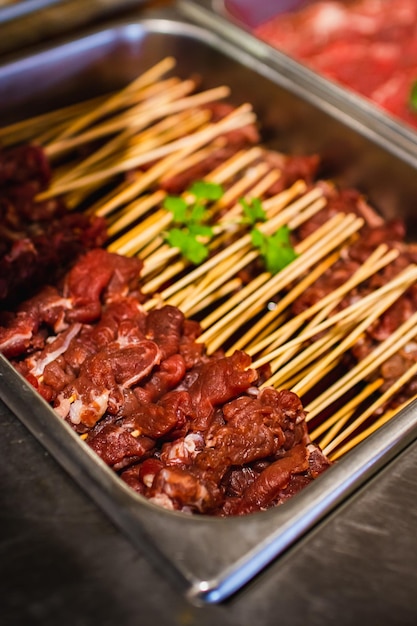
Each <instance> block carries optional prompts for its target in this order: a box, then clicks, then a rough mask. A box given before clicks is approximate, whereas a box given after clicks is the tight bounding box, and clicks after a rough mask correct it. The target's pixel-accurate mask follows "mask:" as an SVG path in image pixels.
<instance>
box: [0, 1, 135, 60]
mask: <svg viewBox="0 0 417 626" xmlns="http://www.w3.org/2000/svg"><path fill="white" fill-rule="evenodd" d="M144 3H145V0H116V1H115V0H88V2H83V0H19V1H18V2H15V3H13V4H10V5H6V6H3V7H0V54H5V53H12V52H14V51H16V50H20V49H21V48H22V47H23V46H30V45H33V44H38V43H40V42H42V41H46V40H47V39H51V38H53V37H56V36H58V35H62V34H63V33H65V32H69V31H70V30H72V29H76V28H79V27H80V26H85V25H87V24H89V23H92V22H93V21H94V20H97V19H99V18H103V17H109V16H111V15H114V14H115V13H116V12H120V11H123V10H127V9H134V8H138V7H140V6H141V5H143V4H144Z"/></svg>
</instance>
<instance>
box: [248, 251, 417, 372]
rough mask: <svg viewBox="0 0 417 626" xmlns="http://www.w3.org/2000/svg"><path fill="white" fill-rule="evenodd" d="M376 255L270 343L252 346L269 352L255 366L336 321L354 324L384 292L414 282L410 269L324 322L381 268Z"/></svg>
mask: <svg viewBox="0 0 417 626" xmlns="http://www.w3.org/2000/svg"><path fill="white" fill-rule="evenodd" d="M382 249H383V248H382ZM378 252H379V253H380V252H381V249H380V248H378V249H377V250H375V252H374V253H373V254H372V255H371V256H370V257H369V258H368V259H367V261H365V263H364V264H363V266H362V267H361V268H360V270H359V271H358V272H356V273H355V274H354V275H352V276H351V277H350V278H349V280H348V281H346V283H344V284H343V285H341V286H340V287H339V288H338V289H337V290H334V291H332V292H331V293H330V294H328V296H325V297H324V298H321V300H320V301H319V302H317V303H316V304H314V305H312V306H311V307H309V308H308V309H306V310H305V311H303V312H302V313H300V314H299V315H298V316H297V317H295V318H293V319H292V320H291V321H290V322H288V324H287V326H286V327H282V328H280V329H279V332H277V333H274V336H272V342H271V344H269V345H268V343H267V341H266V340H263V341H261V342H260V343H259V344H258V345H257V346H255V349H256V350H257V352H260V351H261V349H262V350H264V349H265V348H266V347H269V350H270V351H269V352H268V356H267V357H261V358H260V360H259V364H260V365H261V364H263V363H262V361H265V359H266V360H268V359H270V358H275V357H276V356H278V355H280V354H281V353H282V352H284V351H285V352H286V351H287V350H288V349H289V348H291V347H296V346H298V345H299V344H300V343H303V342H305V341H307V340H308V339H311V338H312V337H314V336H315V335H317V334H319V333H321V332H323V331H324V330H327V329H328V328H329V327H330V326H335V325H336V324H339V323H340V322H343V323H345V324H346V323H350V319H349V318H351V319H352V321H353V322H355V320H359V319H360V314H361V310H365V311H366V309H367V308H368V307H369V305H372V304H373V303H374V302H375V301H378V300H380V299H381V298H382V297H383V296H385V295H386V294H387V293H388V294H389V292H390V291H392V290H394V289H396V288H397V287H398V286H400V287H401V285H404V284H405V285H406V286H408V285H409V284H410V282H411V281H413V280H415V277H417V274H416V272H415V271H414V269H413V268H411V270H409V271H408V272H402V273H401V274H399V275H398V276H397V277H396V278H395V279H393V280H392V281H389V282H388V283H386V284H385V285H383V286H382V287H380V288H379V289H377V290H375V291H373V292H371V293H369V294H368V295H367V296H364V297H363V298H361V299H360V300H357V301H355V302H353V303H352V304H351V305H349V306H348V307H346V308H344V309H342V310H341V311H339V312H338V313H336V314H334V315H333V316H331V317H329V318H328V319H325V318H326V317H327V315H328V314H329V313H330V311H331V310H332V309H333V308H334V307H335V305H336V304H337V303H338V302H339V301H340V298H341V297H342V296H343V295H345V294H346V293H347V292H348V291H349V290H350V289H351V288H352V287H353V286H356V285H357V284H359V283H360V282H362V280H365V279H366V278H368V277H369V276H371V275H372V274H373V272H374V271H378V270H379V269H380V268H381V267H384V266H385V265H386V262H384V263H377V262H375V259H376V254H377V253H378ZM393 256H394V257H396V256H397V255H396V254H394V255H391V254H390V253H388V255H386V256H385V257H384V259H382V260H381V261H386V260H387V258H388V261H390V260H392V257H393ZM410 272H411V276H410ZM314 313H318V314H319V317H316V318H314V323H312V324H311V325H310V326H307V328H306V329H304V331H303V332H302V333H301V334H300V335H298V336H297V337H296V338H295V339H293V340H291V341H289V342H287V343H285V344H284V345H282V344H283V341H285V339H286V338H287V337H289V336H291V335H292V334H294V332H295V331H296V330H297V329H298V328H300V326H301V325H302V324H303V323H304V322H305V321H306V320H307V319H309V318H310V317H312V316H313V314H314ZM322 318H323V319H322ZM271 348H273V349H271ZM251 354H253V351H251Z"/></svg>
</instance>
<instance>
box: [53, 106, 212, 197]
mask: <svg viewBox="0 0 417 626" xmlns="http://www.w3.org/2000/svg"><path fill="white" fill-rule="evenodd" d="M209 117H210V116H209V113H208V112H207V111H196V112H186V114H184V113H178V114H176V115H171V116H169V117H165V118H163V119H162V121H160V122H158V123H156V124H154V125H152V126H151V127H150V128H147V129H145V130H143V131H142V132H140V133H138V129H137V128H135V127H129V128H127V129H126V130H124V131H122V132H121V133H119V134H117V135H116V136H114V137H113V138H112V139H110V140H109V141H108V142H107V143H105V144H104V145H103V146H102V147H101V148H99V149H98V150H96V151H95V152H93V153H92V154H90V155H89V156H88V157H87V158H86V159H84V160H83V161H81V162H79V163H78V164H77V165H75V166H74V165H73V164H70V165H69V166H68V167H67V168H66V172H65V173H64V174H63V175H61V176H55V178H54V181H53V184H54V185H55V186H56V187H59V186H60V185H63V184H68V183H69V182H70V181H73V180H76V179H77V177H79V176H82V175H83V174H84V173H85V172H88V171H89V172H90V173H91V172H92V171H97V169H98V168H102V167H103V168H105V167H109V166H110V165H111V163H112V161H114V160H115V159H120V160H121V159H128V158H132V157H134V156H135V155H138V154H143V153H145V152H146V151H150V150H153V149H155V148H157V147H158V146H161V145H163V144H165V143H169V142H170V141H173V140H174V139H178V138H179V137H181V136H182V135H184V134H186V133H192V132H194V131H195V130H196V129H197V128H199V127H202V126H203V125H204V124H205V123H207V122H208V120H209ZM134 140H135V142H136V144H137V145H136V146H135V148H134V149H132V144H133V141H134ZM138 142H140V143H138ZM129 146H130V149H129Z"/></svg>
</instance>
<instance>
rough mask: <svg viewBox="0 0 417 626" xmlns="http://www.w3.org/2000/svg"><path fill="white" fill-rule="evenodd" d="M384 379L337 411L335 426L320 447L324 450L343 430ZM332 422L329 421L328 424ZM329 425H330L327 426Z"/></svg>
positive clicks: (377, 380) (377, 381) (372, 384)
mask: <svg viewBox="0 0 417 626" xmlns="http://www.w3.org/2000/svg"><path fill="white" fill-rule="evenodd" d="M383 382H384V381H383V379H382V378H377V379H376V380H374V381H373V382H372V383H370V384H369V385H367V386H366V387H365V389H363V390H362V391H361V392H360V393H358V394H357V395H356V396H355V397H354V398H353V400H352V401H351V402H348V403H347V405H346V406H345V407H343V408H342V409H340V410H339V411H336V413H335V414H334V416H333V417H334V419H333V424H332V427H331V428H330V429H329V431H328V432H327V433H326V435H325V436H324V437H323V439H322V440H321V441H320V443H319V445H320V447H321V449H322V450H323V449H324V448H325V447H326V446H327V445H328V444H329V443H330V442H331V441H332V440H333V439H334V438H335V437H336V436H337V434H338V433H339V432H340V431H341V430H342V428H343V427H344V426H345V425H346V424H347V423H348V422H349V420H350V419H351V418H352V416H353V415H354V414H355V412H356V411H357V408H358V407H359V406H360V404H361V402H362V401H363V400H365V399H367V398H369V396H371V395H372V394H373V393H374V392H375V391H376V390H377V389H380V387H381V386H382V384H383ZM328 421H330V420H327V422H328ZM327 425H328V424H327Z"/></svg>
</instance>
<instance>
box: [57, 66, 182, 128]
mask: <svg viewBox="0 0 417 626" xmlns="http://www.w3.org/2000/svg"><path fill="white" fill-rule="evenodd" d="M174 66H175V59H174V58H173V57H166V58H165V59H163V60H162V61H160V62H159V63H157V64H156V65H154V66H153V67H151V68H150V69H149V70H147V71H146V72H143V73H142V74H141V75H140V76H139V77H138V78H136V79H135V80H134V81H132V82H131V83H129V84H128V85H127V86H126V87H125V88H124V89H122V90H121V91H118V92H116V93H115V94H113V95H111V96H110V97H109V98H108V99H107V100H106V101H105V102H104V103H103V104H102V105H101V106H100V107H97V108H95V109H93V110H92V111H90V112H89V113H87V114H86V115H84V116H82V117H80V118H78V119H77V120H76V121H75V122H74V123H73V124H71V125H70V126H68V128H67V129H66V130H65V131H64V132H63V133H62V134H61V135H60V137H59V139H65V138H66V137H71V136H73V135H74V134H75V133H77V132H79V131H80V130H82V129H83V128H86V127H87V126H90V125H91V124H92V123H93V122H95V121H96V120H97V119H99V118H100V117H103V116H104V115H107V114H109V113H111V112H112V111H114V110H115V109H117V108H118V107H119V106H120V104H121V102H123V99H124V98H125V96H126V94H129V93H132V92H133V91H136V90H139V89H141V88H144V87H147V86H148V85H150V84H152V83H153V82H155V81H157V80H158V79H159V78H160V77H161V76H163V74H165V73H166V72H168V71H169V70H171V69H172V68H173V67H174Z"/></svg>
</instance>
